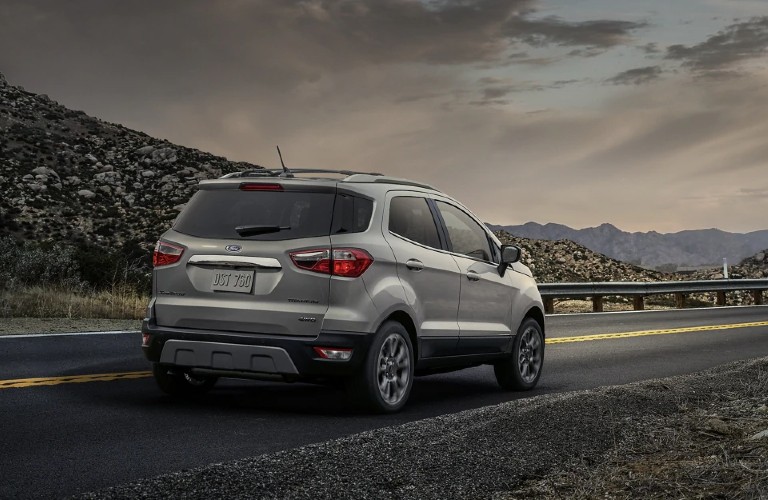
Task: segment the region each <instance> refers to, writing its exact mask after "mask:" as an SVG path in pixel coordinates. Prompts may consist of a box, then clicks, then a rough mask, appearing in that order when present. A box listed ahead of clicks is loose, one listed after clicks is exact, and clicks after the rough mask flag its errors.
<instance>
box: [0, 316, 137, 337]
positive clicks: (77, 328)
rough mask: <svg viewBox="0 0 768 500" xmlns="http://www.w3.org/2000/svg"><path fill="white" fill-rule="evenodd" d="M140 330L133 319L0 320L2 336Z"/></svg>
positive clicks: (0, 333)
mask: <svg viewBox="0 0 768 500" xmlns="http://www.w3.org/2000/svg"><path fill="white" fill-rule="evenodd" d="M139 328H141V321H138V320H132V319H70V318H0V335H21V334H30V333H68V332H107V331H115V330H135V331H138V330H139Z"/></svg>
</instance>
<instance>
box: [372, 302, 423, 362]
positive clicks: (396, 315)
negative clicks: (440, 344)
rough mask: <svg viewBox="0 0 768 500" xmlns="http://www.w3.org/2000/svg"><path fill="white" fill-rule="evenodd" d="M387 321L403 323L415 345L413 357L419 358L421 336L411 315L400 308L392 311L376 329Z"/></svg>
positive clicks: (412, 343)
mask: <svg viewBox="0 0 768 500" xmlns="http://www.w3.org/2000/svg"><path fill="white" fill-rule="evenodd" d="M387 321H396V322H398V323H400V324H401V325H403V327H404V328H405V331H407V332H408V337H409V338H410V339H411V345H412V346H413V359H414V360H417V359H419V336H418V331H417V330H416V323H414V321H413V318H411V315H410V314H408V313H407V312H405V311H403V310H400V309H398V310H395V311H392V312H390V313H389V315H388V316H387V317H385V318H384V319H383V320H381V321H380V322H379V325H378V327H377V328H376V329H377V330H378V329H379V328H381V325H383V324H384V323H386V322H387Z"/></svg>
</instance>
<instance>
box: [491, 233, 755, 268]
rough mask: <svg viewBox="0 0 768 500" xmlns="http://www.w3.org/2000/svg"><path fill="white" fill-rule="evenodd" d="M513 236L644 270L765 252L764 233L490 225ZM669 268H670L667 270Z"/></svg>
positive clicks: (719, 262)
mask: <svg viewBox="0 0 768 500" xmlns="http://www.w3.org/2000/svg"><path fill="white" fill-rule="evenodd" d="M490 227H491V229H493V230H504V231H507V232H509V233H511V234H513V235H515V236H520V237H523V238H532V239H541V240H571V241H574V242H576V243H579V244H581V245H584V246H585V247H587V248H589V249H590V250H593V251H595V252H598V253H602V254H605V255H607V256H609V257H611V258H614V259H617V260H621V261H624V262H630V263H633V264H636V265H640V266H643V267H646V268H658V267H660V266H666V267H670V268H671V269H670V270H674V268H675V267H678V266H679V267H688V266H708V265H712V266H718V265H722V262H723V257H725V258H727V259H728V262H729V263H730V264H737V263H739V262H741V261H742V260H743V259H745V258H747V257H750V256H752V255H755V254H756V253H757V252H759V251H760V250H762V249H765V248H768V230H763V231H755V232H752V233H746V234H741V233H729V232H726V231H721V230H719V229H702V230H690V231H680V232H678V233H668V234H662V233H657V232H655V231H650V232H647V233H629V232H626V231H622V230H620V229H618V228H617V227H615V226H613V225H611V224H602V225H600V226H598V227H589V228H585V229H573V228H570V227H568V226H564V225H562V224H543V225H542V224H538V223H535V222H529V223H527V224H523V225H518V226H497V225H490ZM670 265H671V266H670Z"/></svg>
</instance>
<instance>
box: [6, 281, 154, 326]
mask: <svg viewBox="0 0 768 500" xmlns="http://www.w3.org/2000/svg"><path fill="white" fill-rule="evenodd" d="M148 302H149V297H148V296H146V295H143V294H140V293H137V292H136V291H135V290H131V289H129V288H120V287H116V288H113V289H111V290H102V291H80V290H71V289H66V288H61V287H39V286H35V287H24V288H16V289H15V290H13V291H8V290H5V291H0V314H2V316H4V317H38V318H57V317H60V318H110V319H141V318H143V317H144V313H145V309H146V307H147V303H148Z"/></svg>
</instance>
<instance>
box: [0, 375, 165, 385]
mask: <svg viewBox="0 0 768 500" xmlns="http://www.w3.org/2000/svg"><path fill="white" fill-rule="evenodd" d="M151 376H152V372H121V373H94V374H92V375H69V376H66V377H39V378H17V379H13V380H0V389H15V388H19V387H38V386H42V385H59V384H81V383H84V382H112V381H113V380H127V379H135V378H145V377H151Z"/></svg>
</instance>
